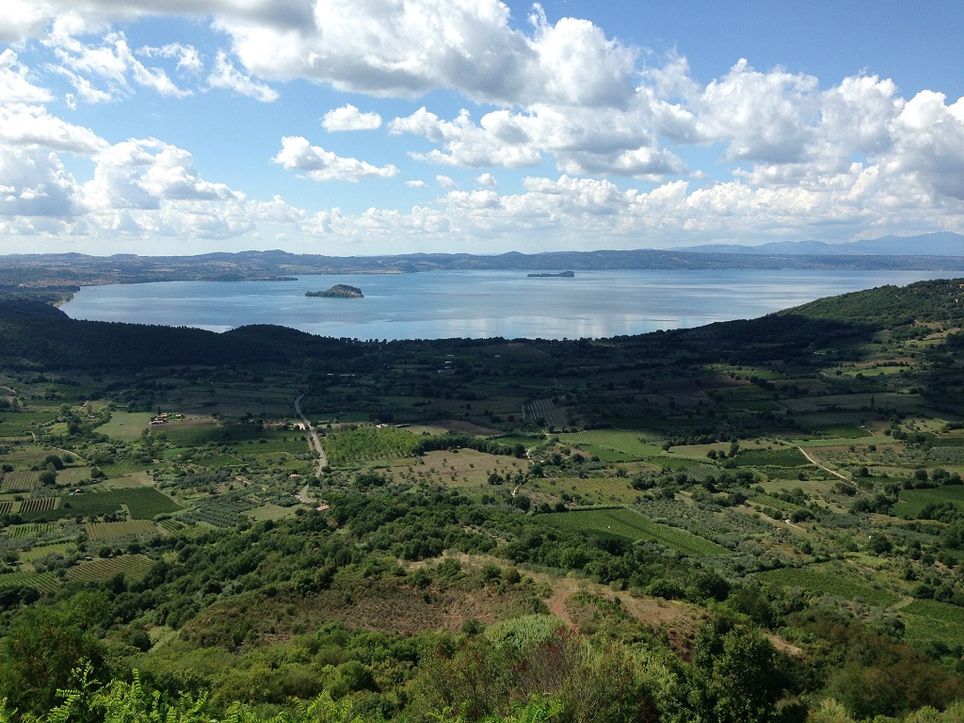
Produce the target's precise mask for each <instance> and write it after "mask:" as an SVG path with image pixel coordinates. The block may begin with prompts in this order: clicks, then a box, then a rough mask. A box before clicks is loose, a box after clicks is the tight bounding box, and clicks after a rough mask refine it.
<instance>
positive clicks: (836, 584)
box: [756, 564, 900, 607]
mask: <svg viewBox="0 0 964 723" xmlns="http://www.w3.org/2000/svg"><path fill="white" fill-rule="evenodd" d="M756 578H757V579H758V580H760V581H761V582H764V583H766V584H768V585H776V586H778V587H783V588H799V589H801V590H805V591H807V592H810V593H813V594H816V595H829V596H831V597H838V598H842V599H845V600H859V601H861V602H864V603H866V604H868V605H874V606H878V607H888V606H890V605H893V604H895V603H896V602H897V601H898V600H899V599H900V598H899V596H898V595H897V594H895V593H894V592H893V591H892V589H889V586H887V585H883V584H879V585H878V586H873V585H871V584H870V583H868V582H864V581H863V580H861V578H860V577H859V576H858V575H857V574H856V573H855V571H854V570H852V569H850V568H844V567H840V566H838V565H832V564H830V565H810V566H808V567H786V568H782V569H779V570H771V571H769V572H764V573H760V574H758V575H757V576H756Z"/></svg>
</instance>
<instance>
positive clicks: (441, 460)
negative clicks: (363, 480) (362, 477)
mask: <svg viewBox="0 0 964 723" xmlns="http://www.w3.org/2000/svg"><path fill="white" fill-rule="evenodd" d="M528 467H529V463H528V462H527V461H525V460H520V459H516V458H514V457H506V456H502V455H495V454H488V453H486V452H479V451H476V450H474V449H458V450H444V451H442V450H439V451H435V452H427V453H426V454H424V455H422V456H421V457H419V458H418V459H417V460H416V461H415V462H414V463H413V462H408V461H406V460H400V461H399V462H398V463H397V464H393V465H391V466H387V467H379V468H377V469H374V470H373V471H374V472H376V473H377V474H382V475H385V476H387V477H388V478H390V479H392V480H394V481H398V482H403V481H424V482H432V481H434V482H436V483H438V484H442V485H445V486H446V487H455V488H458V489H462V490H468V491H473V492H477V493H481V492H484V491H486V490H491V489H493V487H494V486H495V485H493V484H490V482H489V479H490V476H491V475H493V474H494V475H497V476H498V478H499V480H498V482H497V485H498V486H508V489H510V490H511V489H512V488H513V487H514V486H515V485H516V484H518V483H519V481H521V480H520V478H521V476H522V475H524V473H525V471H526V470H527V469H528Z"/></svg>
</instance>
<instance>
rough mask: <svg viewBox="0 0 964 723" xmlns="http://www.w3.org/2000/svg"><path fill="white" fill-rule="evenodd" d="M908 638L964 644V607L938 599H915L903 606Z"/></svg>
mask: <svg viewBox="0 0 964 723" xmlns="http://www.w3.org/2000/svg"><path fill="white" fill-rule="evenodd" d="M900 615H901V617H902V618H903V619H904V624H905V625H906V633H905V635H906V637H907V639H908V640H916V641H922V640H940V641H942V642H943V643H945V644H946V645H964V609H962V608H960V607H958V606H957V605H951V604H949V603H942V602H937V601H936V600H915V601H914V602H912V603H911V604H910V605H908V606H907V607H904V608H901V610H900Z"/></svg>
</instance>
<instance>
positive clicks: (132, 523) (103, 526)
mask: <svg viewBox="0 0 964 723" xmlns="http://www.w3.org/2000/svg"><path fill="white" fill-rule="evenodd" d="M86 530H87V537H89V538H90V540H91V542H115V541H117V540H129V539H133V538H137V537H150V536H151V535H156V534H157V527H155V526H154V523H153V522H149V521H147V520H123V521H121V522H88V523H87V525H86Z"/></svg>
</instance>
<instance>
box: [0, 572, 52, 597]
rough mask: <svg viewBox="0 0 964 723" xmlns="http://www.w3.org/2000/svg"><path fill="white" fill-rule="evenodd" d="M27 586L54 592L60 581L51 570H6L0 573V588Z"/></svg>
mask: <svg viewBox="0 0 964 723" xmlns="http://www.w3.org/2000/svg"><path fill="white" fill-rule="evenodd" d="M16 587H29V588H33V589H34V590H40V591H41V592H54V591H55V590H56V589H57V588H58V587H60V581H59V580H58V579H57V577H56V576H55V575H54V574H53V573H52V572H6V573H3V574H0V590H9V589H11V588H16Z"/></svg>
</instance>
